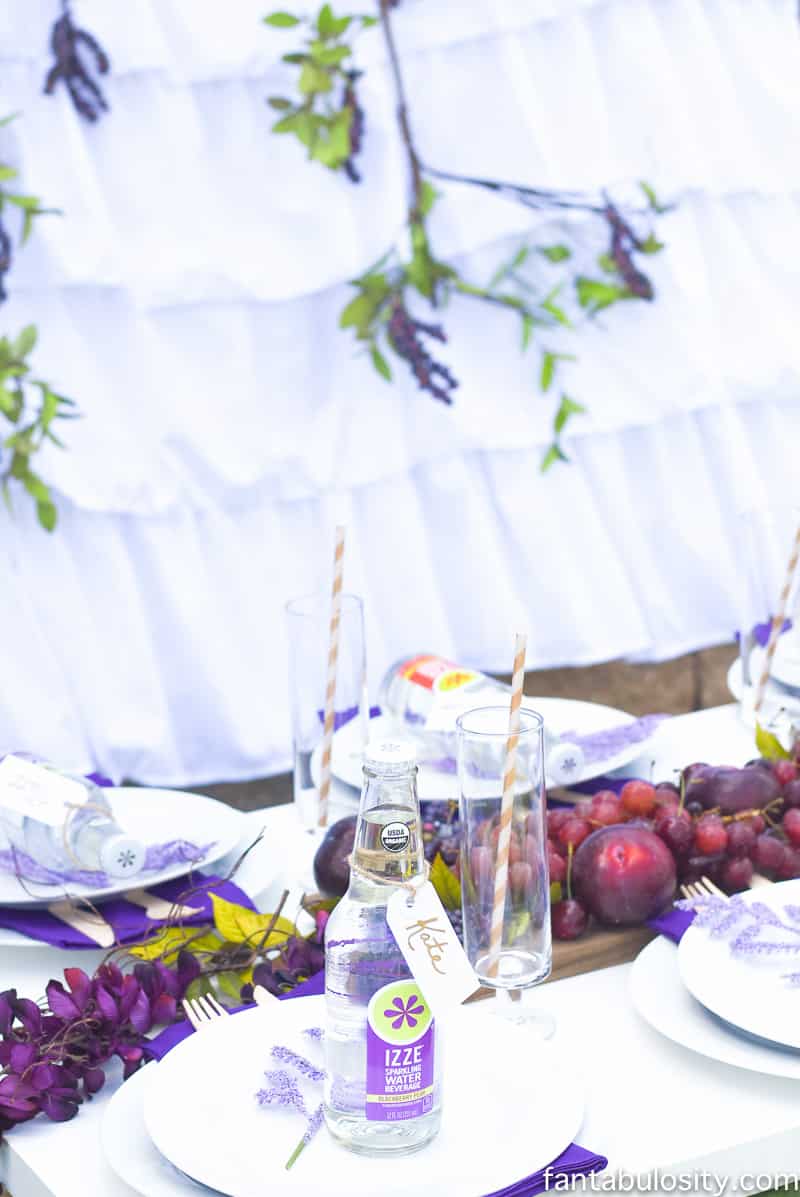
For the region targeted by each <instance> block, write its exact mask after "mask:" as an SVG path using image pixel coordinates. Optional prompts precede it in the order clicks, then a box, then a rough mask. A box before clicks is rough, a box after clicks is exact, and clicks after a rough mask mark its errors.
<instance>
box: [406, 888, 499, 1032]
mask: <svg viewBox="0 0 800 1197" xmlns="http://www.w3.org/2000/svg"><path fill="white" fill-rule="evenodd" d="M410 898H411V893H410V891H407V890H398V891H397V892H396V893H394V894H393V895H392V897H391V898H390V899H389V902H388V904H387V907H386V921H387V922H388V924H389V930H390V931H391V933H392V935H393V936H394V937H395V939H396V940H397V946H398V947H399V948H400V951H401V952H402V953H403V958H404V960H405V962H406V964H407V965H408V967H409V968H410V970H411V973H412V975H413V977H414V980H415V981H418V982H419V986H420V989H421V990H422V992H423V993H424V994H425V997H426V998H427V1000H428V1002H429V1004H430V1006H431V1008H432V1010H433V1012H434V1014H442V1013H444V1012H445V1011H446V1010H447V1009H448V1008H452V1007H453V1006H460V1005H461V1003H462V1002H463V1001H464V999H465V998H468V997H469V996H470V994H471V993H474V992H475V990H476V989H478V988H479V986H480V981H479V980H478V978H477V977H476V975H475V972H474V970H473V968H472V965H471V964H470V962H469V960H467V957H466V955H465V953H464V949H463V948H462V946H461V944H460V943H459V940H458V936H457V935H456V933H455V931H454V930H453V927H452V924H451V922H450V920H449V918H448V917H447V912H446V911H445V909H444V907H443V906H442V903H441V902H440V901H439V895H438V894H437V893H436V890H435V889H434V888H433V886H432V885H431V883H430V882H429V881H426V882H425V884H424V885H422V886H420V888H419V889H417V890H415V891H414V894H413V899H414V900H413V903H410Z"/></svg>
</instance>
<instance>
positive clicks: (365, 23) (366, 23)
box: [361, 17, 378, 29]
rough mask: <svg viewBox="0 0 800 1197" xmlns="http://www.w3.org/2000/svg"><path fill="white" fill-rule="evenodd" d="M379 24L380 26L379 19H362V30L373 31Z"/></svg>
mask: <svg viewBox="0 0 800 1197" xmlns="http://www.w3.org/2000/svg"><path fill="white" fill-rule="evenodd" d="M377 24H378V18H377V17H362V18H361V28H362V29H373V28H374V27H375V26H376V25H377Z"/></svg>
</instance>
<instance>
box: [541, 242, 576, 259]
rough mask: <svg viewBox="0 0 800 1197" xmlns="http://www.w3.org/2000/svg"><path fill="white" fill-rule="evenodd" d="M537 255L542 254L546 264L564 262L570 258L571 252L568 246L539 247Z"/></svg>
mask: <svg viewBox="0 0 800 1197" xmlns="http://www.w3.org/2000/svg"><path fill="white" fill-rule="evenodd" d="M539 253H540V254H544V256H545V257H546V258H547V260H548V262H566V261H567V259H568V258H571V257H572V250H571V249H570V248H569V246H568V245H540V246H539Z"/></svg>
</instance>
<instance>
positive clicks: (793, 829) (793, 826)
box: [782, 806, 800, 848]
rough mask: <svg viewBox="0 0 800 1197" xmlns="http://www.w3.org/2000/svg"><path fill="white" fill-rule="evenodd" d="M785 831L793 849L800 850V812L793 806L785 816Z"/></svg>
mask: <svg viewBox="0 0 800 1197" xmlns="http://www.w3.org/2000/svg"><path fill="white" fill-rule="evenodd" d="M782 826H783V830H784V831H785V832H786V835H787V838H788V840H789V843H790V844H791V845H792V847H793V848H800V810H798V808H797V807H796V806H793V807H792V808H791V810H787V812H786V814H785V815H784V816H783V824H782Z"/></svg>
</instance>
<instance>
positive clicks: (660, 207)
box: [639, 181, 670, 213]
mask: <svg viewBox="0 0 800 1197" xmlns="http://www.w3.org/2000/svg"><path fill="white" fill-rule="evenodd" d="M639 186H640V187H641V189H642V191H643V192H644V194H645V198H646V200H647V203H648V204H649V206H650V207H651V208H652V210H653V211H654V212H659V213H662V212H668V211H669V208H670V205H669V204H662V203H659V201H658V198H657V196H656V193H655V190H654V189H653V188H652V187H651V186H650V184H649V183H645V182H644V181H641V182H640V183H639Z"/></svg>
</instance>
